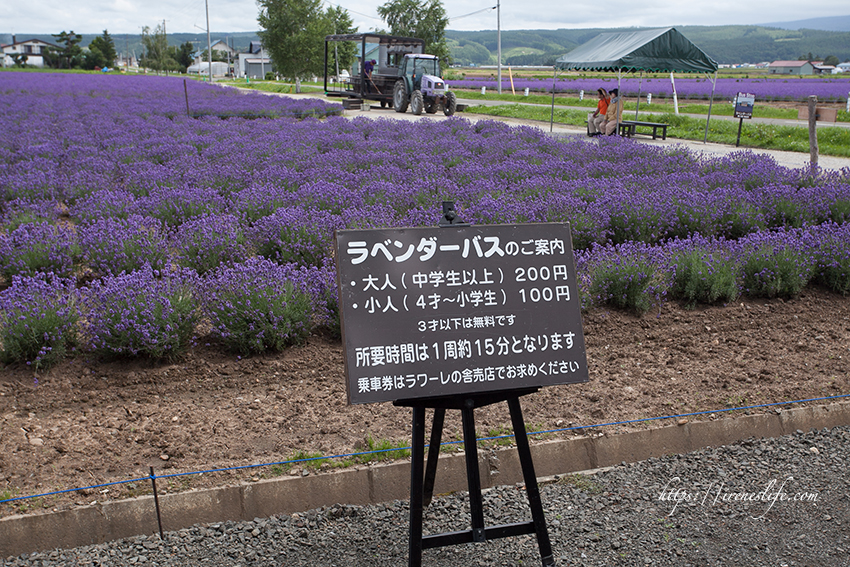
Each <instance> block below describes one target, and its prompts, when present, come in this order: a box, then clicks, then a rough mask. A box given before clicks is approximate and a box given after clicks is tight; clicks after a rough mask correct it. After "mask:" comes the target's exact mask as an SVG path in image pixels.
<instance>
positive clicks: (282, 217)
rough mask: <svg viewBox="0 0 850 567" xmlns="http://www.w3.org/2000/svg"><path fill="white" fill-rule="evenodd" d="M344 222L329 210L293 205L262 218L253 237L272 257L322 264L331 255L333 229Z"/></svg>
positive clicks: (262, 252) (264, 253)
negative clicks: (309, 208)
mask: <svg viewBox="0 0 850 567" xmlns="http://www.w3.org/2000/svg"><path fill="white" fill-rule="evenodd" d="M342 226H343V221H342V219H341V218H340V217H339V216H337V215H333V214H330V213H328V212H327V211H321V210H308V209H307V208H301V207H291V208H285V209H278V210H276V211H275V212H274V213H272V214H271V215H269V216H267V217H264V218H262V219H260V220H258V221H257V222H256V223H255V224H254V227H253V228H252V230H251V234H250V240H251V242H252V244H253V245H254V246H256V248H257V252H258V253H259V254H260V255H261V256H263V257H264V258H268V259H269V260H274V261H276V262H278V263H280V264H286V263H289V262H294V263H296V264H300V265H302V266H320V265H321V264H322V262H323V261H324V260H325V259H326V258H330V257H331V254H330V250H331V248H332V238H333V231H334V230H335V229H337V228H342Z"/></svg>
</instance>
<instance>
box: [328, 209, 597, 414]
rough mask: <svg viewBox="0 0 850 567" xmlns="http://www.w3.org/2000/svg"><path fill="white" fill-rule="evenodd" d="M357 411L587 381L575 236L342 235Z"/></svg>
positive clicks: (538, 227) (495, 231) (546, 230)
mask: <svg viewBox="0 0 850 567" xmlns="http://www.w3.org/2000/svg"><path fill="white" fill-rule="evenodd" d="M337 265H338V273H339V290H340V304H341V307H342V325H343V335H344V343H345V350H346V373H347V375H348V395H349V401H350V402H351V403H368V402H377V401H388V400H398V399H406V398H412V397H430V396H444V395H454V394H458V393H466V392H479V391H488V390H492V389H508V388H524V387H531V386H540V385H547V384H563V383H571V382H581V381H586V380H587V362H586V357H585V352H584V339H583V335H582V332H581V317H580V306H579V305H578V301H577V298H578V293H577V291H578V290H577V289H576V287H575V286H576V280H575V270H574V268H573V256H572V246H571V242H570V234H569V226H568V225H565V224H529V225H495V226H480V227H448V228H424V229H399V230H368V231H340V232H338V233H337Z"/></svg>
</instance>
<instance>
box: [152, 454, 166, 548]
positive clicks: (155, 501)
mask: <svg viewBox="0 0 850 567" xmlns="http://www.w3.org/2000/svg"><path fill="white" fill-rule="evenodd" d="M150 478H151V486H153V504H154V506H155V507H156V522H157V524H159V539H161V540H162V541H165V534H163V533H162V514H160V511H159V496H158V495H157V493H156V475H155V474H154V472H153V467H151V477H150Z"/></svg>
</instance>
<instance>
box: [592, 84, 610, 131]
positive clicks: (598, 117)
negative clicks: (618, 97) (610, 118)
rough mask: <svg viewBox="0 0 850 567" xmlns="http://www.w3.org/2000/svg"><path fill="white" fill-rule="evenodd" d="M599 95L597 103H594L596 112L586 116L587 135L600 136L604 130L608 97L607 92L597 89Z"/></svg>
mask: <svg viewBox="0 0 850 567" xmlns="http://www.w3.org/2000/svg"><path fill="white" fill-rule="evenodd" d="M596 92H597V93H598V94H599V102H597V103H596V111H595V112H593V113H592V114H588V115H587V135H588V136H601V135H602V132H603V130H604V124H605V115H606V114H607V113H608V101H609V100H610V97H609V95H608V92H607V91H606V90H605V89H603V88H599V89H597V90H596Z"/></svg>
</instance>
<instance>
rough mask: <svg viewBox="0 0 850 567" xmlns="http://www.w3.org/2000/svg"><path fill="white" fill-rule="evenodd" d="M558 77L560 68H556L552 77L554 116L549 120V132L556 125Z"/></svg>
mask: <svg viewBox="0 0 850 567" xmlns="http://www.w3.org/2000/svg"><path fill="white" fill-rule="evenodd" d="M557 76H558V68H557V67H555V73H554V74H553V75H552V116H551V117H550V118H549V131H550V132H551V131H552V127H553V126H554V124H555V77H557Z"/></svg>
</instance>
